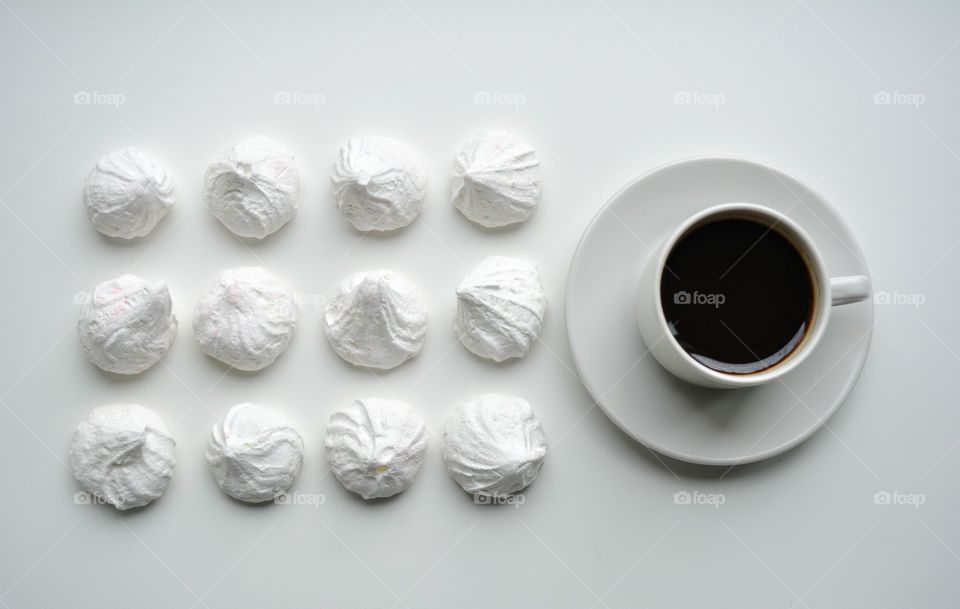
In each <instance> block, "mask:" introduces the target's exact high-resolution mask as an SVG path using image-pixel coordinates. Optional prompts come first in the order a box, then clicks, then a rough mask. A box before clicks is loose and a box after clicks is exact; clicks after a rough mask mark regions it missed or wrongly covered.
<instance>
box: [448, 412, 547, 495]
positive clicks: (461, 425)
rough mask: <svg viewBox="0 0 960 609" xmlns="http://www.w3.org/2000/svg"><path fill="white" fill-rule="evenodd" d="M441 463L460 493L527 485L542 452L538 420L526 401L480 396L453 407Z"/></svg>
mask: <svg viewBox="0 0 960 609" xmlns="http://www.w3.org/2000/svg"><path fill="white" fill-rule="evenodd" d="M444 438H445V445H444V450H443V460H444V462H445V463H446V465H447V471H449V472H450V475H451V476H453V479H454V480H456V481H457V483H458V484H459V485H460V486H461V487H463V490H465V491H467V492H468V493H473V494H475V495H485V496H491V495H492V496H502V495H509V494H512V493H517V492H519V491H521V490H523V489H524V488H526V487H527V486H529V485H530V483H532V482H533V481H534V479H535V478H536V477H537V474H538V473H539V472H540V467H541V466H542V465H543V458H544V456H545V455H546V454H547V439H546V436H545V435H544V433H543V429H542V428H541V426H540V420H539V419H538V418H537V415H536V414H535V413H534V412H533V408H531V407H530V404H528V403H527V401H526V400H522V399H520V398H515V397H507V396H502V395H497V394H493V393H491V394H487V395H482V396H480V397H478V398H476V399H473V400H471V401H469V402H466V403H465V404H461V405H460V406H458V407H456V408H454V409H453V412H451V413H450V416H449V417H448V418H447V426H446V431H445V433H444Z"/></svg>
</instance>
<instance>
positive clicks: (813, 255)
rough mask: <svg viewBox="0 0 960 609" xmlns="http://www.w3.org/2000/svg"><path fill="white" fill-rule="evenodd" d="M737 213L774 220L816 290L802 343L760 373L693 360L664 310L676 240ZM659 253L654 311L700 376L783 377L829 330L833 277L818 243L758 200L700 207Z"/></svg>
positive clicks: (736, 379)
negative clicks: (667, 275)
mask: <svg viewBox="0 0 960 609" xmlns="http://www.w3.org/2000/svg"><path fill="white" fill-rule="evenodd" d="M736 212H746V213H747V214H749V215H752V216H761V217H765V218H767V219H771V220H772V222H770V228H771V229H772V230H777V231H778V232H779V233H780V234H781V235H783V236H784V237H785V238H787V239H789V240H791V241H792V242H793V245H794V247H795V248H796V249H797V251H798V252H799V253H800V255H801V256H802V257H803V258H804V259H805V261H806V263H807V266H808V267H809V270H810V271H811V274H812V275H813V277H812V280H813V283H814V290H815V297H814V309H813V312H812V314H811V324H810V325H811V327H810V329H809V330H808V331H807V332H806V334H805V336H804V337H803V338H802V339H801V342H800V344H799V345H797V346H796V347H795V348H794V350H793V352H792V353H790V354H788V355H787V356H786V357H785V358H784V359H782V360H781V361H779V362H777V363H776V364H774V365H773V366H771V367H769V368H766V369H764V370H761V371H759V372H753V373H748V374H731V373H727V372H721V371H719V370H714V369H713V368H709V367H708V366H706V365H704V364H702V363H700V362H698V361H697V360H696V359H694V358H693V356H691V355H690V354H689V353H688V352H687V351H686V350H685V349H684V348H683V347H682V346H681V345H680V343H679V342H677V339H676V338H674V336H673V334H672V333H671V332H670V330H669V326H668V324H667V319H666V314H665V313H664V311H663V302H662V301H661V294H660V286H661V282H662V280H663V272H664V270H665V269H666V263H667V258H668V257H669V254H670V252H671V251H672V250H673V248H674V247H675V246H676V244H677V242H678V241H679V240H680V239H682V238H683V237H684V236H686V234H687V233H688V232H689V231H690V230H691V229H692V228H694V227H695V226H696V225H698V224H700V223H702V222H704V220H707V219H708V218H712V217H714V216H718V215H721V214H730V213H736ZM780 226H782V227H784V228H785V229H786V230H787V233H788V234H784V231H782V230H778V228H777V227H780ZM657 256H658V258H659V259H658V260H657V269H656V273H655V274H654V281H653V300H654V310H655V312H656V315H657V319H658V321H659V322H660V325H661V329H662V330H663V332H664V334H666V336H667V340H668V341H669V344H670V345H671V347H672V348H673V350H674V351H675V352H676V353H677V354H678V355H679V356H680V357H681V358H682V359H683V360H684V361H685V362H686V363H687V364H688V366H690V367H691V368H692V369H694V370H696V371H697V373H699V374H700V375H701V376H705V377H707V378H708V379H710V380H712V381H714V382H716V383H719V384H721V385H726V386H728V387H752V386H756V385H761V384H764V383H767V382H769V381H772V380H774V379H777V378H780V377H782V376H783V375H785V374H787V373H788V372H790V371H791V370H793V369H794V368H796V367H797V366H799V365H800V364H801V363H802V362H803V360H805V359H806V358H807V356H808V355H810V353H811V352H812V351H813V349H814V348H815V347H816V345H817V343H819V342H820V338H821V337H822V336H823V333H824V330H825V329H826V325H827V320H828V318H829V314H830V309H831V306H832V305H831V302H830V279H829V277H828V276H827V273H826V265H825V263H824V261H823V258H822V256H821V255H820V252H819V250H818V249H817V247H816V245H815V244H814V243H813V240H812V239H811V238H810V236H809V235H807V233H806V232H805V231H804V230H803V229H802V228H800V226H799V225H798V224H797V223H796V222H794V221H793V220H791V219H790V218H788V217H787V216H786V215H785V214H783V213H781V212H779V211H776V210H774V209H771V208H769V207H766V206H764V205H759V204H756V203H745V202H732V203H720V204H718V205H714V206H711V207H708V208H707V209H704V210H701V211H699V212H697V213H696V214H694V215H692V216H690V217H689V218H687V219H686V220H684V221H683V222H682V223H681V224H680V225H679V226H678V227H677V228H676V229H674V230H673V232H672V233H670V235H669V236H668V237H667V238H666V240H664V242H663V244H662V245H661V246H660V248H658V250H657Z"/></svg>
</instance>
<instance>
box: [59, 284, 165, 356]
mask: <svg viewBox="0 0 960 609" xmlns="http://www.w3.org/2000/svg"><path fill="white" fill-rule="evenodd" d="M77 332H78V334H79V335H80V346H81V347H82V348H83V352H84V354H86V356H87V359H89V360H90V361H91V362H92V363H93V364H95V365H96V366H97V367H99V368H101V369H103V370H106V371H107V372H114V373H116V374H138V373H140V372H143V371H144V370H146V369H147V368H149V367H151V366H153V365H154V364H156V363H157V362H158V361H160V359H161V358H162V357H163V356H164V354H166V352H167V350H168V349H170V345H171V344H172V343H173V339H174V337H175V336H176V335H177V317H176V315H174V314H173V302H172V301H171V299H170V290H169V289H168V288H167V284H166V282H164V281H159V280H158V281H148V280H146V279H141V278H140V277H137V276H136V275H130V274H127V275H121V276H120V277H117V278H116V279H110V280H109V281H104V282H103V283H101V284H100V285H98V286H97V287H96V288H95V289H94V290H93V294H92V295H91V296H90V298H89V299H88V300H87V302H85V303H84V305H83V308H82V309H81V310H80V320H79V321H78V322H77Z"/></svg>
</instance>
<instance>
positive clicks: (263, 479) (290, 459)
mask: <svg viewBox="0 0 960 609" xmlns="http://www.w3.org/2000/svg"><path fill="white" fill-rule="evenodd" d="M204 454H205V456H206V458H207V463H209V464H210V469H211V470H213V477H214V478H215V479H216V481H217V484H218V485H219V486H220V488H221V489H222V490H223V492H225V493H226V494H228V495H230V496H231V497H233V498H234V499H239V500H240V501H247V502H249V503H259V502H262V501H270V500H271V499H274V498H276V497H277V496H278V495H282V494H283V493H285V492H286V491H287V489H289V488H290V487H291V486H292V485H293V482H294V480H296V478H297V475H298V474H299V473H300V467H301V466H302V465H303V439H302V438H301V437H300V434H299V433H297V430H296V429H294V428H293V425H291V424H290V422H289V421H288V420H287V418H286V417H284V416H283V415H281V414H280V413H278V412H276V411H274V410H271V409H269V408H264V407H263V406H257V405H256V404H249V403H244V404H237V405H236V406H234V407H233V408H231V409H230V411H229V412H227V415H226V416H225V417H223V418H222V419H220V421H219V422H218V423H217V424H216V425H214V426H213V429H212V430H211V431H210V436H209V438H208V439H207V447H206V450H205V451H204Z"/></svg>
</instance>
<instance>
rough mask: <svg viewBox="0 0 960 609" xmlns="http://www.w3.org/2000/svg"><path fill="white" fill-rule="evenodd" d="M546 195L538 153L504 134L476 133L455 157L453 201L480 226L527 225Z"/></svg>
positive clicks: (500, 132) (452, 184)
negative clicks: (526, 221) (525, 221)
mask: <svg viewBox="0 0 960 609" xmlns="http://www.w3.org/2000/svg"><path fill="white" fill-rule="evenodd" d="M542 190H543V180H542V178H541V177H540V160H539V159H538V158H537V153H536V152H535V151H534V149H533V148H531V147H530V146H527V145H526V144H521V143H518V142H517V141H515V140H514V138H513V136H512V135H510V134H509V133H507V132H505V131H480V132H479V133H475V134H474V135H473V136H472V137H471V138H470V139H468V140H467V141H466V142H465V143H464V144H463V147H462V148H460V152H459V153H457V158H456V160H455V162H454V166H453V179H452V180H451V182H450V193H451V194H450V196H451V197H452V198H453V204H454V206H455V207H456V208H457V209H459V210H460V211H461V212H463V215H464V216H466V217H467V218H469V219H470V220H472V221H473V222H476V223H477V224H480V225H482V226H486V227H488V228H494V227H498V226H507V225H509V224H515V223H517V222H523V221H524V220H526V219H528V218H529V217H530V216H531V215H533V212H534V211H535V210H536V208H537V204H538V203H539V202H540V193H541V192H542Z"/></svg>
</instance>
